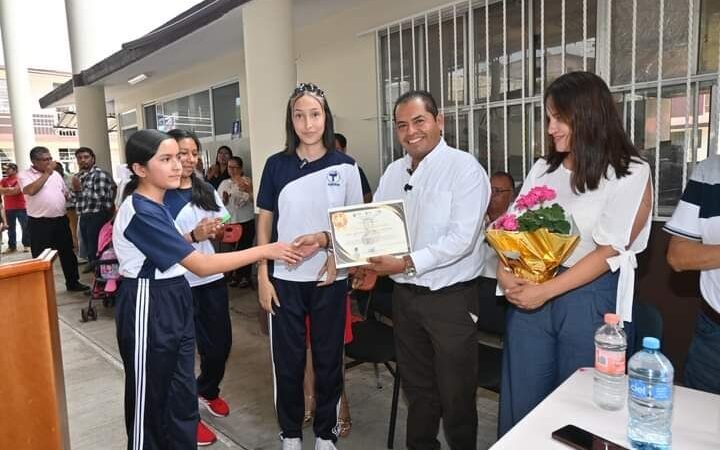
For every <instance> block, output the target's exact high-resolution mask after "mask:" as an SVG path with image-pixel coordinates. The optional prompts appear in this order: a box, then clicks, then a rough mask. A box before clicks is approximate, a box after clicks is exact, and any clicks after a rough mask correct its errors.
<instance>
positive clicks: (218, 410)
mask: <svg viewBox="0 0 720 450" xmlns="http://www.w3.org/2000/svg"><path fill="white" fill-rule="evenodd" d="M198 398H199V399H200V403H201V404H202V405H203V406H205V407H206V408H207V410H208V411H210V414H212V415H213V416H217V417H225V416H227V415H228V414H230V407H229V406H228V404H227V402H225V400H223V399H222V398H220V396H218V397H217V398H215V399H213V400H208V399H206V398H205V397H202V396H201V397H198Z"/></svg>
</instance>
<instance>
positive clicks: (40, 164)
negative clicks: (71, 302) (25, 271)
mask: <svg viewBox="0 0 720 450" xmlns="http://www.w3.org/2000/svg"><path fill="white" fill-rule="evenodd" d="M30 161H31V162H32V167H31V168H30V169H28V170H26V171H24V172H21V173H20V174H19V175H18V179H19V181H20V187H21V188H22V192H23V194H25V200H26V206H27V214H28V228H29V230H30V249H31V251H32V256H33V258H35V257H37V256H38V255H40V253H42V252H43V250H45V249H46V248H53V249H55V250H57V251H58V254H59V255H60V264H61V266H62V270H63V274H64V275H65V287H66V288H67V290H68V291H73V292H77V291H85V290H87V289H89V287H88V286H86V285H84V284H82V283H80V281H79V279H80V276H79V274H78V262H77V257H76V256H75V253H74V252H73V242H72V234H71V233H70V225H69V222H68V218H67V216H66V215H65V198H66V195H67V188H66V187H65V181H63V179H62V177H61V176H60V175H59V174H58V173H57V172H55V165H56V163H55V161H53V160H52V156H51V155H50V150H48V149H47V148H46V147H34V148H33V149H32V150H30Z"/></svg>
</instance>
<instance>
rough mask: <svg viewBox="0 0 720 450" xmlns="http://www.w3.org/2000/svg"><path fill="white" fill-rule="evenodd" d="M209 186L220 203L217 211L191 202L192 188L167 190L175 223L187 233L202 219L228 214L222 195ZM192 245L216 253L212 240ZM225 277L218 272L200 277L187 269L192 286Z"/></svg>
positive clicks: (183, 232) (207, 252) (166, 196)
mask: <svg viewBox="0 0 720 450" xmlns="http://www.w3.org/2000/svg"><path fill="white" fill-rule="evenodd" d="M208 187H209V188H210V189H212V192H213V194H214V196H215V203H216V204H217V205H218V208H219V209H218V210H217V211H207V210H205V209H202V208H200V207H199V206H198V205H194V204H193V203H191V201H190V200H191V197H192V189H173V190H170V191H167V192H165V199H164V203H165V206H166V207H167V208H168V210H169V211H170V215H171V216H172V218H173V220H174V221H175V225H176V226H177V227H178V229H179V230H180V232H181V233H182V234H183V235H185V234H187V233H189V232H190V231H192V230H194V229H195V227H196V226H197V224H198V222H200V221H201V220H202V219H205V218H210V219H220V218H222V217H223V216H225V215H226V214H227V210H226V209H225V207H224V206H223V204H222V200H220V196H219V195H218V193H217V192H215V190H214V189H213V187H212V186H211V185H210V184H209V183H208ZM192 246H193V247H194V248H195V250H197V251H199V252H200V253H204V254H206V255H212V254H214V253H215V249H214V247H213V245H212V242H211V241H210V240H207V239H206V240H204V241H200V242H196V243H193V244H192ZM222 277H223V274H221V273H216V274H214V275H209V276H207V277H199V276H197V275H195V274H194V273H192V272H190V271H187V272H186V273H185V278H187V280H188V283H190V286H192V287H195V286H201V285H204V284H208V283H212V282H213V281H216V280H219V279H221V278H222Z"/></svg>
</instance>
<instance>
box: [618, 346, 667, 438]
mask: <svg viewBox="0 0 720 450" xmlns="http://www.w3.org/2000/svg"><path fill="white" fill-rule="evenodd" d="M659 349H660V341H659V340H658V339H656V338H653V337H646V338H644V339H643V350H641V351H639V352H637V353H635V354H634V355H633V357H632V358H630V362H629V363H628V376H629V378H630V381H629V387H630V395H629V396H628V408H629V412H630V419H629V422H628V438H629V439H630V442H631V443H632V446H633V448H636V449H642V450H665V449H669V448H670V443H671V440H672V439H671V438H672V433H671V430H670V426H671V424H672V402H673V376H674V370H673V366H672V364H671V363H670V361H669V360H668V359H667V358H666V357H665V355H663V354H662V353H660V350H659Z"/></svg>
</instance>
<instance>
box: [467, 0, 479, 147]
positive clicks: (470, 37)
mask: <svg viewBox="0 0 720 450" xmlns="http://www.w3.org/2000/svg"><path fill="white" fill-rule="evenodd" d="M472 3H473V0H468V29H467V31H466V33H465V36H466V39H467V45H466V46H465V50H466V54H467V55H468V58H467V59H468V64H466V65H465V70H466V71H467V77H468V78H467V79H468V80H469V83H468V94H469V95H468V102H467V103H466V104H468V105H474V104H475V33H474V30H475V19H474V17H473V16H474V14H473V7H472ZM468 145H469V147H470V148H468V151H469V152H470V154H471V155H473V156H474V157H475V158H476V159H477V158H478V156H479V154H478V153H479V152H477V151H476V150H475V113H474V112H473V111H472V109H471V110H470V112H469V113H468Z"/></svg>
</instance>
